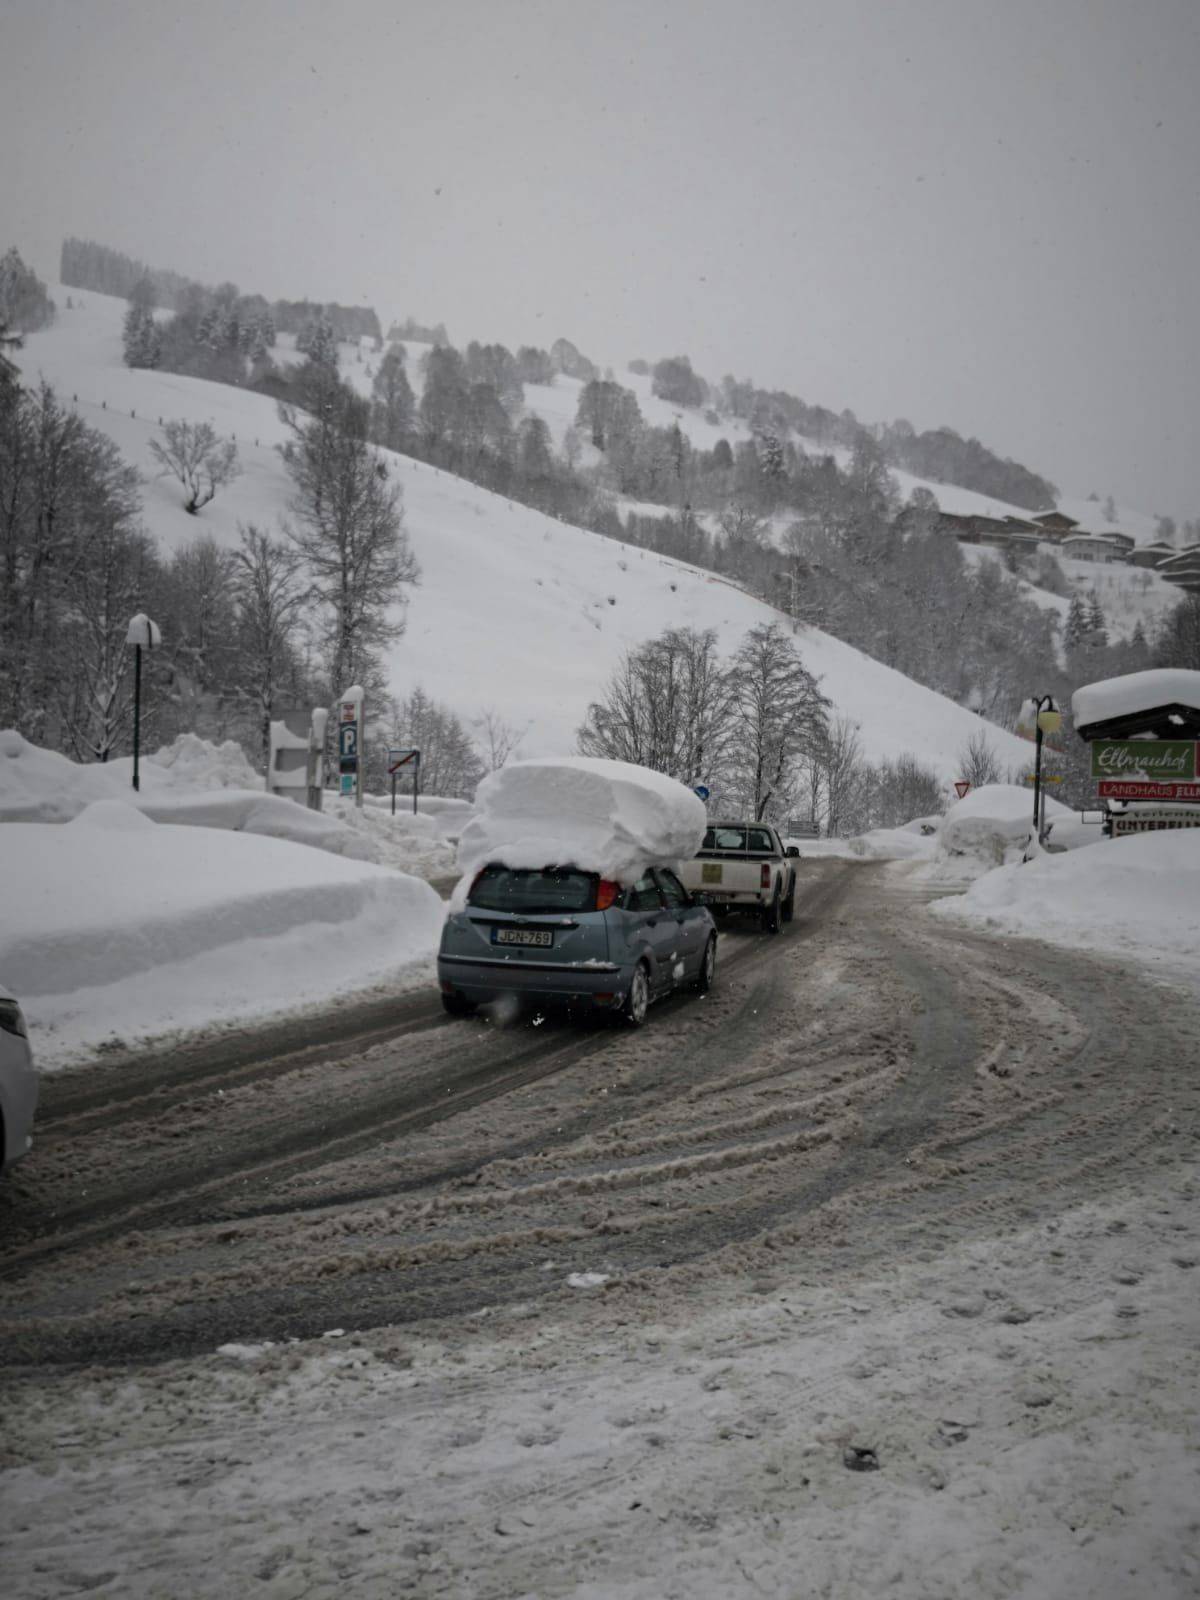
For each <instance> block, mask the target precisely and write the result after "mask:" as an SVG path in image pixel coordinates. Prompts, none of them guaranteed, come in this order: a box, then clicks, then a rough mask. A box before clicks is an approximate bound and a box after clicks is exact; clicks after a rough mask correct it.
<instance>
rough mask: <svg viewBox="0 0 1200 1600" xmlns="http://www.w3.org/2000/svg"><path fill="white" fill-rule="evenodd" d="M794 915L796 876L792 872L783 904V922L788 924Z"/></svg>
mask: <svg viewBox="0 0 1200 1600" xmlns="http://www.w3.org/2000/svg"><path fill="white" fill-rule="evenodd" d="M795 915H796V874H795V873H794V872H793V873H792V877H791V882H790V883H789V884H788V892H787V899H786V900H785V901H784V902H783V920H784V921H785V922H790V921H791V920H792V918H793V917H794V916H795Z"/></svg>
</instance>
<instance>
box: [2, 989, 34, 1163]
mask: <svg viewBox="0 0 1200 1600" xmlns="http://www.w3.org/2000/svg"><path fill="white" fill-rule="evenodd" d="M37 1097H38V1080H37V1071H36V1069H35V1068H34V1065H33V1056H32V1054H31V1053H30V1049H29V1039H28V1037H27V1035H26V1032H25V1018H24V1017H23V1016H22V1015H21V1008H20V1006H19V1005H18V1004H17V1001H16V997H15V996H14V995H13V994H11V993H10V991H9V990H7V989H6V988H5V987H4V985H3V984H0V1166H5V1167H7V1166H10V1165H11V1164H12V1162H14V1161H16V1160H17V1159H18V1157H20V1156H23V1155H24V1154H25V1152H26V1151H27V1150H28V1149H29V1147H30V1145H31V1144H32V1143H33V1113H34V1110H35V1108H36V1106H37Z"/></svg>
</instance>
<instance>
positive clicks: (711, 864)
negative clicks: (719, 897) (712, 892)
mask: <svg viewBox="0 0 1200 1600" xmlns="http://www.w3.org/2000/svg"><path fill="white" fill-rule="evenodd" d="M720 881H721V863H720V862H719V861H702V862H701V863H700V882H701V883H720Z"/></svg>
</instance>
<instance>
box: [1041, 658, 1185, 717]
mask: <svg viewBox="0 0 1200 1600" xmlns="http://www.w3.org/2000/svg"><path fill="white" fill-rule="evenodd" d="M1171 705H1181V706H1191V707H1192V708H1193V709H1194V710H1196V711H1200V672H1193V671H1190V670H1189V669H1188V668H1186V667H1155V668H1153V669H1151V670H1150V671H1149V672H1127V673H1125V674H1124V675H1123V676H1122V677H1119V678H1104V679H1102V680H1101V681H1100V682H1099V683H1085V684H1083V685H1082V686H1081V687H1080V688H1078V689H1076V691H1075V693H1074V694H1073V695H1072V696H1071V711H1072V714H1073V715H1074V718H1075V726H1076V727H1077V728H1090V727H1092V726H1093V725H1094V724H1095V723H1097V722H1109V721H1111V719H1112V718H1113V717H1128V716H1133V715H1134V714H1135V713H1136V712H1139V711H1154V710H1156V709H1157V708H1158V707H1159V706H1171Z"/></svg>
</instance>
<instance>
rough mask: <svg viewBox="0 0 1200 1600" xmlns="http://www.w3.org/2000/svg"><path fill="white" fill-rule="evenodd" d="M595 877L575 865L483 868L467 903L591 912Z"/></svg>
mask: <svg viewBox="0 0 1200 1600" xmlns="http://www.w3.org/2000/svg"><path fill="white" fill-rule="evenodd" d="M596 882H597V880H596V876H595V874H594V873H591V872H577V871H576V870H575V868H573V867H564V868H562V869H561V870H560V869H559V868H557V867H539V868H530V869H524V868H514V867H496V866H492V867H484V869H483V871H482V872H481V873H480V874H479V876H478V877H477V878H476V880H475V882H474V883H473V884H472V885H471V892H470V893H469V894H468V896H467V904H468V905H472V906H477V907H478V908H479V909H480V910H481V911H531V912H536V911H555V912H565V911H591V910H593V908H594V907H595V904H596Z"/></svg>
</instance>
